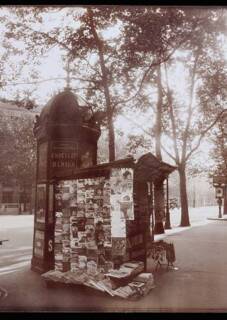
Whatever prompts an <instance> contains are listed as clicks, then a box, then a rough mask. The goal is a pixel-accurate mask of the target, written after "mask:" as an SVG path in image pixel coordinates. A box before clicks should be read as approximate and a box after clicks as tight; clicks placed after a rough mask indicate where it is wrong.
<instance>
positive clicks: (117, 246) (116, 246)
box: [112, 237, 126, 256]
mask: <svg viewBox="0 0 227 320" xmlns="http://www.w3.org/2000/svg"><path fill="white" fill-rule="evenodd" d="M125 253H126V239H125V238H120V237H119V238H112V254H113V255H114V256H123V255H125Z"/></svg>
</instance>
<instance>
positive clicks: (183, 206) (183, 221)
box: [178, 166, 190, 227]
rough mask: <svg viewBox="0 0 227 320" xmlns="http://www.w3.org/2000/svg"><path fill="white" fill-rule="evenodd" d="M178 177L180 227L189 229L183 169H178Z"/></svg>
mask: <svg viewBox="0 0 227 320" xmlns="http://www.w3.org/2000/svg"><path fill="white" fill-rule="evenodd" d="M178 172H179V176H180V202H181V223H180V226H181V227H189V226H190V221H189V212H188V196H187V187H186V174H185V167H184V166H181V167H180V168H179V169H178Z"/></svg>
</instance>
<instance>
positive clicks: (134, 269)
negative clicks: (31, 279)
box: [42, 261, 155, 299]
mask: <svg viewBox="0 0 227 320" xmlns="http://www.w3.org/2000/svg"><path fill="white" fill-rule="evenodd" d="M143 270H144V264H143V262H138V261H136V262H134V261H133V262H128V263H123V264H122V265H121V266H120V268H119V269H110V270H109V271H108V272H107V273H104V272H103V271H102V272H98V271H96V272H94V273H93V274H92V273H91V272H89V273H88V272H86V271H85V270H80V269H78V270H74V271H67V272H61V271H59V270H51V271H48V272H46V273H44V274H42V278H43V279H44V280H45V281H46V282H49V283H50V282H52V283H53V282H54V283H65V284H80V285H85V286H87V287H91V288H94V289H96V290H99V291H102V292H104V293H108V294H109V295H111V296H112V297H114V296H116V297H120V298H124V299H139V298H140V297H143V296H145V295H147V294H148V293H149V291H150V290H151V289H153V288H155V285H154V277H153V274H152V273H145V272H143Z"/></svg>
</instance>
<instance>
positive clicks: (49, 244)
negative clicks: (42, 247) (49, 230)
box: [48, 240, 53, 252]
mask: <svg viewBox="0 0 227 320" xmlns="http://www.w3.org/2000/svg"><path fill="white" fill-rule="evenodd" d="M48 251H49V252H52V251H53V241H52V240H49V241H48Z"/></svg>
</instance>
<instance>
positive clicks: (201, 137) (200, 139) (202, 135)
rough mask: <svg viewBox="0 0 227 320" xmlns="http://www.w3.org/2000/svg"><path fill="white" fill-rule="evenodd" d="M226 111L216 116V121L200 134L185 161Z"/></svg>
mask: <svg viewBox="0 0 227 320" xmlns="http://www.w3.org/2000/svg"><path fill="white" fill-rule="evenodd" d="M226 110H227V109H224V110H222V111H221V112H220V113H219V114H218V116H217V117H216V119H215V120H214V121H213V122H212V123H211V124H210V125H209V126H208V127H207V128H206V129H205V130H204V131H203V132H202V133H201V135H200V137H199V140H198V141H197V144H196V145H195V147H194V148H193V149H192V150H191V151H190V152H189V153H188V154H187V155H186V161H187V160H188V159H189V158H190V156H191V155H192V154H193V153H194V152H195V151H196V150H197V149H198V148H199V146H200V144H201V141H202V139H203V138H204V136H205V135H206V133H207V132H208V131H209V130H210V129H211V128H213V126H214V125H215V124H216V123H217V122H218V120H219V118H220V117H221V116H222V114H223V113H224V112H226Z"/></svg>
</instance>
